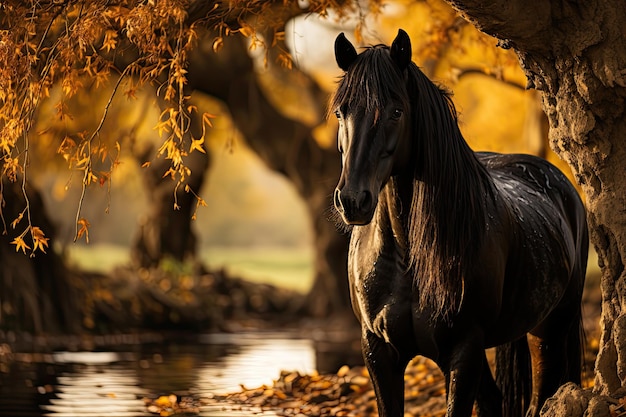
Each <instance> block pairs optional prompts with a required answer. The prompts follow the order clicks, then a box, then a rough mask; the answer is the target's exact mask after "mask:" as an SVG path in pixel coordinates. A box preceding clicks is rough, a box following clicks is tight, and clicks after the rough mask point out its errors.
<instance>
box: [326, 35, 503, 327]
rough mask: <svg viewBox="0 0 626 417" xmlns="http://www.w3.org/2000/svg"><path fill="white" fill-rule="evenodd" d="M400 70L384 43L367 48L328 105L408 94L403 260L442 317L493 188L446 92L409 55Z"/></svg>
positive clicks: (470, 262) (455, 301)
mask: <svg viewBox="0 0 626 417" xmlns="http://www.w3.org/2000/svg"><path fill="white" fill-rule="evenodd" d="M407 73H408V74H406V75H403V74H402V73H401V72H400V70H399V69H398V67H397V66H396V65H395V63H394V62H393V60H392V59H391V57H390V54H389V48H388V47H386V46H383V45H377V46H374V47H370V48H368V49H366V50H365V51H364V52H363V53H361V54H359V55H358V57H357V59H356V60H355V61H354V63H353V64H352V65H351V67H350V68H349V71H348V72H347V73H346V74H345V75H344V77H343V79H342V80H341V81H340V84H339V86H338V89H337V92H336V93H335V95H334V97H333V100H332V102H331V107H330V109H335V108H337V107H338V106H341V105H346V104H348V105H350V104H360V105H366V106H367V107H368V108H375V107H382V106H384V104H385V102H386V101H387V100H390V99H391V98H395V99H401V100H405V101H406V100H408V101H409V103H410V108H411V115H410V116H411V120H412V122H413V126H412V138H411V140H412V141H413V142H414V143H413V145H412V149H413V158H412V163H413V164H414V172H413V175H414V181H413V184H414V185H413V197H412V202H411V209H410V214H409V222H408V225H407V240H408V265H409V268H410V269H411V270H412V275H413V277H414V278H413V279H414V287H415V289H416V290H417V291H418V292H419V299H420V303H421V305H422V306H423V307H429V308H430V309H431V310H432V314H433V316H432V318H433V319H436V318H443V319H444V320H447V319H450V318H451V316H452V315H453V314H454V313H456V312H457V311H458V310H459V308H460V306H461V302H462V299H463V292H464V285H465V279H466V277H467V276H468V275H469V274H471V273H473V272H474V268H475V265H474V262H475V261H476V258H477V255H478V252H479V249H480V247H481V245H482V242H483V240H484V235H485V224H486V221H487V215H486V204H488V202H489V201H490V200H491V199H492V198H493V193H494V191H493V190H494V188H493V183H492V180H491V177H490V176H489V174H488V172H487V170H486V168H485V167H484V166H483V165H482V164H481V163H480V162H479V161H478V159H477V158H476V156H475V154H474V152H473V151H472V150H471V149H470V148H469V146H468V145H467V143H466V142H465V139H464V138H463V136H462V134H461V131H460V130H459V126H458V120H457V112H456V109H455V106H454V104H453V102H452V100H451V95H450V94H449V93H448V92H447V91H446V90H444V89H442V88H440V87H438V86H436V85H435V84H433V83H432V82H431V81H430V80H429V79H428V78H427V77H426V75H424V74H423V73H422V71H420V69H419V68H418V67H417V65H415V64H414V63H413V62H411V63H410V64H409V66H408V68H407ZM407 108H408V106H407ZM390 184H393V181H390Z"/></svg>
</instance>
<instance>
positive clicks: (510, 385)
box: [496, 336, 532, 417]
mask: <svg viewBox="0 0 626 417" xmlns="http://www.w3.org/2000/svg"><path fill="white" fill-rule="evenodd" d="M496 384H497V385H498V388H500V391H501V392H502V415H503V417H520V416H524V415H525V414H526V409H527V408H528V405H529V401H530V393H531V390H532V369H531V364H530V351H529V350H528V342H527V341H526V336H524V337H522V338H520V339H517V340H516V341H513V342H510V343H506V344H504V345H501V346H498V347H497V348H496Z"/></svg>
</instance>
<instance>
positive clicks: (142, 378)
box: [0, 334, 316, 417]
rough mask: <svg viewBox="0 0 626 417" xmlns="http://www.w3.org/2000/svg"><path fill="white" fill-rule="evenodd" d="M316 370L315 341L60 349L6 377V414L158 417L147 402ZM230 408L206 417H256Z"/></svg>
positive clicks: (0, 388) (0, 395) (244, 339)
mask: <svg viewBox="0 0 626 417" xmlns="http://www.w3.org/2000/svg"><path fill="white" fill-rule="evenodd" d="M315 365H316V364H315V351H314V348H313V344H312V342H311V341H310V340H305V339H297V338H291V337H286V336H285V335H284V334H282V335H281V334H245V335H210V336H205V337H201V338H200V343H195V344H184V345H168V346H161V345H159V346H157V345H139V346H135V347H134V349H133V351H131V352H113V351H104V352H57V353H55V354H53V355H45V356H42V355H40V356H39V357H38V359H35V360H33V361H32V362H30V363H23V362H18V361H16V362H13V363H12V364H11V365H10V370H9V372H4V373H3V372H0V384H1V385H0V415H11V416H15V415H37V416H50V417H62V416H85V417H88V416H115V417H125V416H150V415H154V414H150V413H148V411H147V409H146V407H145V404H144V401H143V398H144V397H149V398H156V397H158V396H161V395H169V394H176V395H180V396H191V397H193V398H198V399H199V398H206V397H211V396H213V395H215V394H222V393H225V392H232V391H236V390H239V389H240V385H244V386H246V387H256V386H260V385H263V384H267V385H269V384H271V383H272V381H273V380H274V379H277V378H278V376H279V374H280V371H281V370H289V371H299V372H302V373H309V372H312V371H313V370H314V369H315ZM16 398H18V399H19V400H17V401H16ZM7 404H9V405H10V406H8V407H6V405H7ZM224 408H228V407H224V406H206V407H203V408H201V409H200V415H201V416H205V417H217V416H222V417H236V416H244V415H245V416H250V415H251V411H250V410H246V411H245V412H237V411H224ZM258 411H260V410H258ZM252 412H254V410H252ZM6 413H9V414H6ZM263 415H264V416H272V415H273V414H271V413H267V412H265V413H263Z"/></svg>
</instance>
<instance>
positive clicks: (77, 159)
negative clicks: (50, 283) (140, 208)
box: [0, 0, 280, 255]
mask: <svg viewBox="0 0 626 417" xmlns="http://www.w3.org/2000/svg"><path fill="white" fill-rule="evenodd" d="M207 3H209V2H195V1H191V0H147V1H146V0H142V1H139V0H120V1H109V0H61V1H59V0H49V1H45V0H43V1H42V0H37V1H35V0H31V1H23V0H9V1H3V2H2V4H0V152H1V154H0V158H1V177H2V179H3V180H8V181H13V182H15V181H21V182H22V183H23V186H22V191H23V194H24V198H25V201H26V204H25V207H24V211H23V212H22V213H21V214H20V216H18V217H17V218H15V219H4V216H3V215H2V212H1V211H0V215H2V220H3V224H4V229H3V232H4V233H5V234H7V233H8V229H15V230H16V232H17V233H18V235H17V236H16V237H15V239H14V240H13V242H12V243H13V244H14V245H15V248H16V250H17V251H23V252H24V253H27V252H29V253H30V254H31V255H33V254H34V253H35V252H36V251H37V250H42V251H43V250H45V248H46V247H47V245H48V239H47V238H46V237H45V235H44V234H43V232H42V231H41V229H39V228H38V227H37V226H36V225H34V224H32V223H31V221H30V206H29V201H28V195H27V193H26V187H25V182H26V180H27V178H28V170H29V168H30V166H29V152H30V149H31V146H32V145H33V143H34V141H37V139H38V137H40V136H42V135H46V134H50V132H52V131H54V134H55V135H56V137H55V138H54V140H55V141H56V143H57V153H58V156H59V157H62V158H63V159H64V161H65V163H66V164H67V166H68V168H69V169H70V170H73V171H77V172H79V173H80V174H81V176H82V181H81V186H82V190H83V192H82V196H81V200H80V202H79V205H78V210H77V213H76V234H75V238H76V239H78V238H81V237H85V238H87V237H88V227H89V222H88V221H87V220H86V219H84V218H82V217H81V205H82V201H83V198H84V195H85V189H86V187H89V186H91V185H93V184H96V185H101V186H102V185H105V184H107V183H108V184H109V185H110V181H111V174H112V172H113V171H114V170H115V168H116V166H117V164H118V163H119V155H120V152H121V144H120V143H119V142H117V141H116V140H114V139H112V138H106V137H103V135H102V134H101V131H102V126H103V124H104V122H105V120H106V118H107V114H108V111H109V108H110V105H111V102H112V100H113V97H114V96H115V95H116V94H119V93H121V94H123V95H125V96H126V97H128V98H130V99H132V98H134V97H135V94H136V92H137V90H138V89H139V88H141V87H143V86H145V85H147V84H149V85H151V86H152V87H153V88H154V90H155V91H156V92H157V95H158V97H159V99H160V100H162V101H163V102H165V103H166V105H165V106H164V110H163V111H162V113H161V115H160V118H159V121H158V124H157V126H155V128H156V129H157V130H158V132H159V133H160V134H161V138H162V139H163V142H162V144H161V146H160V147H159V149H158V152H157V155H156V156H157V157H164V158H166V159H168V160H170V161H171V166H170V168H169V169H168V170H167V171H166V172H165V173H164V177H169V178H171V179H172V180H173V181H175V182H176V184H177V186H176V187H177V188H178V187H179V186H183V185H184V184H185V180H186V178H187V177H188V176H189V174H190V171H189V168H187V167H186V166H185V162H184V161H185V157H186V156H187V155H188V154H189V153H190V152H193V151H200V152H204V148H203V143H204V138H205V134H206V128H207V127H209V126H210V125H211V121H210V119H211V115H209V114H207V113H205V114H202V115H200V117H201V120H202V124H203V129H202V135H201V136H200V137H191V138H190V139H186V140H184V138H185V136H186V134H187V132H188V130H189V126H190V118H191V117H192V114H193V113H195V112H197V111H198V110H197V108H196V107H194V106H192V105H190V104H189V103H188V100H189V95H190V92H189V91H186V84H187V67H188V54H189V52H190V50H191V49H192V48H193V47H194V46H195V44H196V42H197V39H198V36H199V33H200V32H201V31H202V30H203V29H206V28H207V27H208V28H211V29H212V30H213V31H214V33H217V36H216V37H215V40H214V44H213V45H214V49H219V48H220V46H221V44H222V43H223V41H222V38H221V37H222V36H226V35H229V34H231V33H242V34H243V35H245V36H248V37H251V38H254V37H255V36H256V35H255V32H254V30H253V29H252V28H251V26H250V25H249V24H248V23H247V22H246V21H245V19H244V16H245V15H246V12H247V11H250V10H251V8H256V9H258V10H257V11H261V10H262V9H263V8H265V7H269V5H270V4H271V3H269V2H237V1H235V2H231V3H230V5H229V6H227V8H223V7H222V6H220V5H219V4H217V3H215V4H213V3H211V4H207ZM238 3H241V4H238ZM279 26H280V25H279ZM111 83H113V85H114V87H113V91H112V93H111V96H110V98H109V100H108V102H107V103H106V105H105V106H104V108H103V109H102V113H101V118H100V122H99V124H98V125H97V127H96V128H95V129H93V130H92V131H72V130H71V129H70V128H69V121H71V119H72V117H73V115H72V114H70V112H69V110H68V108H69V107H68V105H67V101H68V100H69V99H71V98H72V97H73V96H74V95H76V94H77V93H78V92H79V91H81V90H87V91H92V90H93V89H98V88H102V87H103V86H105V85H110V84H111ZM46 100H52V101H53V102H54V105H53V108H54V109H55V114H53V115H52V116H51V117H50V119H51V120H49V122H48V123H50V124H52V123H62V124H63V123H65V124H66V125H68V128H66V129H65V132H63V134H61V135H59V134H58V129H54V130H52V129H50V131H48V130H47V129H46V128H45V123H46V122H45V121H44V122H43V123H44V128H43V129H39V128H38V131H37V132H35V131H33V130H34V126H35V119H36V118H41V116H40V115H38V109H39V108H40V106H41V105H42V103H43V102H44V101H46ZM46 117H48V115H46ZM41 123H42V122H41V120H38V125H40V124H41ZM148 164H149V162H147V163H145V164H144V165H148ZM184 190H185V191H187V192H193V193H194V195H195V196H196V197H197V199H198V204H199V205H203V204H204V202H203V200H202V199H201V198H200V197H199V196H198V195H197V194H195V192H197V190H195V191H194V190H191V189H190V188H189V187H188V186H184ZM0 198H2V199H4V195H3V193H2V188H0ZM7 223H8V224H9V225H10V226H7Z"/></svg>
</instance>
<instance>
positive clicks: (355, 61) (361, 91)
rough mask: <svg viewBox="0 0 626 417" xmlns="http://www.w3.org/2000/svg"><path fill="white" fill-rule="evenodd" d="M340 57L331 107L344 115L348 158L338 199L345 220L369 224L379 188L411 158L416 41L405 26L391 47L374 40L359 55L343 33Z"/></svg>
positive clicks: (342, 145)
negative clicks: (410, 80) (410, 73)
mask: <svg viewBox="0 0 626 417" xmlns="http://www.w3.org/2000/svg"><path fill="white" fill-rule="evenodd" d="M335 57H336V59H337V63H338V64H339V67H340V68H341V69H343V70H344V71H345V74H344V76H343V78H342V79H341V81H340V82H339V85H338V88H337V92H336V93H335V96H334V99H333V101H332V103H331V108H330V110H331V111H332V112H334V114H335V115H336V116H337V119H338V120H339V132H338V138H337V139H338V147H339V152H340V153H341V161H342V170H341V177H340V179H339V183H338V184H337V188H336V189H335V194H334V204H335V207H336V208H337V210H338V211H339V213H340V214H341V217H342V218H343V220H344V222H345V223H347V224H350V225H365V224H368V223H369V222H370V221H371V220H372V217H373V215H374V212H375V210H376V206H377V204H378V194H379V192H380V191H381V190H382V188H383V187H384V186H385V184H386V183H387V181H388V180H389V178H390V177H391V175H393V174H394V173H396V172H400V171H401V170H403V169H404V167H405V166H406V165H407V161H408V158H409V154H410V144H409V142H410V141H409V135H410V118H411V116H410V106H409V97H408V94H407V89H406V80H407V75H406V73H407V67H408V66H409V64H410V63H411V42H410V40H409V37H408V35H407V34H406V32H404V31H402V30H400V31H398V36H397V37H396V39H395V40H394V41H393V43H392V45H391V48H388V47H386V46H382V45H379V46H374V47H371V48H368V49H366V50H365V51H364V52H363V53H361V54H360V55H359V54H357V52H356V50H355V48H354V46H353V45H352V44H351V43H350V41H348V40H347V39H346V37H345V36H344V35H343V33H342V34H340V35H339V36H338V37H337V39H336V41H335Z"/></svg>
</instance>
